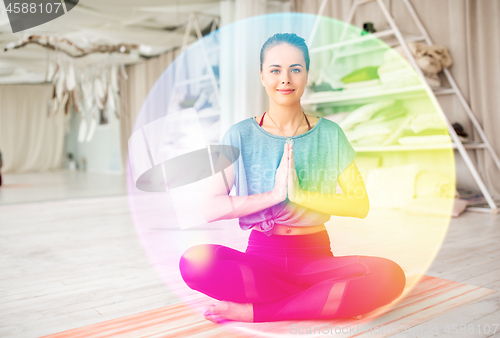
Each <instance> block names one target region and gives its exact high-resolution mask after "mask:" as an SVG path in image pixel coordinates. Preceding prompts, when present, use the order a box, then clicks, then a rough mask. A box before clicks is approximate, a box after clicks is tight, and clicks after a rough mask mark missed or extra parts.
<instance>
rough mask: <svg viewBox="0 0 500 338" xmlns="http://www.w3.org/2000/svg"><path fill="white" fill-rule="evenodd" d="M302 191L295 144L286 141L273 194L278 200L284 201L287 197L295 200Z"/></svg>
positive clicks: (292, 200)
mask: <svg viewBox="0 0 500 338" xmlns="http://www.w3.org/2000/svg"><path fill="white" fill-rule="evenodd" d="M301 193H302V190H301V189H300V184H299V178H298V176H297V170H296V169H295V160H294V157H293V144H287V143H285V149H284V151H283V156H282V157H281V162H280V164H279V166H278V169H277V170H276V179H275V182H274V189H273V196H274V197H275V198H276V199H277V200H278V202H283V201H284V200H286V198H287V197H288V199H289V200H290V201H291V202H295V201H296V200H297V198H298V197H299V196H300V194H301Z"/></svg>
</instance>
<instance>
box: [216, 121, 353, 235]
mask: <svg viewBox="0 0 500 338" xmlns="http://www.w3.org/2000/svg"><path fill="white" fill-rule="evenodd" d="M285 141H286V138H285V137H284V136H277V135H273V134H270V133H268V132H267V131H265V130H264V129H263V128H262V127H260V126H259V124H258V123H257V122H256V121H255V119H254V118H253V117H251V118H248V119H246V120H243V121H241V122H238V123H236V124H235V125H233V126H232V127H231V128H229V130H228V131H227V132H226V134H225V135H224V137H223V138H222V140H221V142H220V144H221V145H231V146H234V147H236V148H238V149H239V150H240V154H239V155H240V156H237V155H235V154H227V153H225V152H223V154H224V155H225V156H226V157H227V158H228V159H229V160H231V162H233V170H234V186H233V187H232V190H231V193H230V194H231V195H236V196H250V195H254V194H259V193H265V192H268V191H271V190H273V188H274V180H275V175H276V170H277V168H278V166H279V164H280V161H281V157H282V156H283V151H284V146H285ZM293 141H294V143H293V153H294V159H295V168H296V170H297V175H298V178H299V183H300V187H301V188H302V189H303V190H307V191H310V192H312V193H314V192H319V193H322V194H334V193H335V191H336V188H337V178H338V176H339V175H340V174H341V173H342V172H343V171H344V170H345V169H346V168H347V166H349V164H350V163H351V162H352V161H353V160H354V158H355V157H356V155H357V153H356V152H355V151H354V149H353V148H352V146H351V144H350V143H349V141H348V140H347V138H346V136H345V134H344V132H343V131H342V129H341V128H340V126H339V125H338V124H337V123H335V122H333V121H330V120H327V119H324V118H320V119H319V120H318V122H317V123H316V125H315V126H314V127H313V128H312V129H311V130H309V131H308V132H306V133H304V134H300V135H297V136H294V137H293ZM236 156H237V157H236ZM330 218H331V215H329V214H325V213H322V212H318V211H315V210H311V209H308V208H305V207H302V206H300V205H298V204H296V203H293V202H290V201H289V200H288V198H287V199H286V200H285V201H283V202H281V203H279V204H276V205H274V206H272V207H269V208H267V209H264V210H261V211H258V212H256V213H253V214H251V215H247V216H244V217H240V219H239V224H240V227H241V228H242V229H243V230H248V229H251V228H253V227H259V228H260V229H261V230H262V231H264V232H265V233H266V234H267V235H268V236H270V235H271V234H272V229H273V227H274V224H282V225H289V226H314V225H321V224H324V223H325V222H327V221H329V220H330Z"/></svg>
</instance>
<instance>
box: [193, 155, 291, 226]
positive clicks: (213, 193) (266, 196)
mask: <svg viewBox="0 0 500 338" xmlns="http://www.w3.org/2000/svg"><path fill="white" fill-rule="evenodd" d="M219 161H224V162H226V163H225V164H226V165H222V166H219V165H217V167H219V168H221V167H222V168H225V169H224V176H225V177H223V175H222V172H219V173H217V174H215V175H213V176H212V177H211V178H210V180H209V183H208V189H207V191H206V194H205V200H204V203H203V216H204V218H205V220H206V221H207V222H213V221H218V220H222V219H233V218H239V217H243V216H246V215H251V214H253V213H255V212H258V211H260V210H264V209H267V208H269V207H272V206H273V205H276V204H278V203H281V202H282V201H284V200H286V197H287V188H286V183H287V176H286V175H287V171H288V149H287V148H285V151H284V152H283V157H282V159H281V163H280V165H279V167H278V169H277V171H276V179H275V185H274V189H273V190H271V191H268V192H265V193H260V194H254V195H250V196H231V195H229V192H230V191H231V188H232V186H233V184H234V173H233V165H232V164H231V163H230V161H229V160H227V158H225V157H224V156H223V155H222V154H221V155H220V157H219ZM227 164H229V165H227Z"/></svg>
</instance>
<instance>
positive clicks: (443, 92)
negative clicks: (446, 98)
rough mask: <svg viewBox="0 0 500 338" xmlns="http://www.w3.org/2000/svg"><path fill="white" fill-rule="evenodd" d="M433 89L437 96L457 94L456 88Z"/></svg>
mask: <svg viewBox="0 0 500 338" xmlns="http://www.w3.org/2000/svg"><path fill="white" fill-rule="evenodd" d="M432 91H433V92H434V95H436V96H441V95H451V94H455V90H454V89H453V88H445V87H442V88H432Z"/></svg>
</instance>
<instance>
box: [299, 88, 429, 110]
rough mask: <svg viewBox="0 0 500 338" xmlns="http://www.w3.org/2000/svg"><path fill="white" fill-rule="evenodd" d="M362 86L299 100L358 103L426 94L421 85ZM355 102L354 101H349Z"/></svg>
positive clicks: (315, 102) (321, 93)
mask: <svg viewBox="0 0 500 338" xmlns="http://www.w3.org/2000/svg"><path fill="white" fill-rule="evenodd" d="M372 88H373V87H363V88H361V87H360V88H357V89H346V90H340V91H328V92H316V93H313V94H310V95H308V96H307V97H305V98H303V99H302V100H301V104H302V105H313V104H318V103H334V102H335V103H339V104H340V103H349V102H350V101H356V102H359V103H362V102H366V101H371V100H370V99H372V98H374V97H377V98H382V97H383V98H384V99H389V98H395V97H397V96H401V94H405V97H420V96H425V95H427V92H426V91H425V87H424V86H422V85H416V86H407V87H397V88H383V87H382V86H380V87H378V88H373V89H372ZM351 104H355V103H351Z"/></svg>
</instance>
